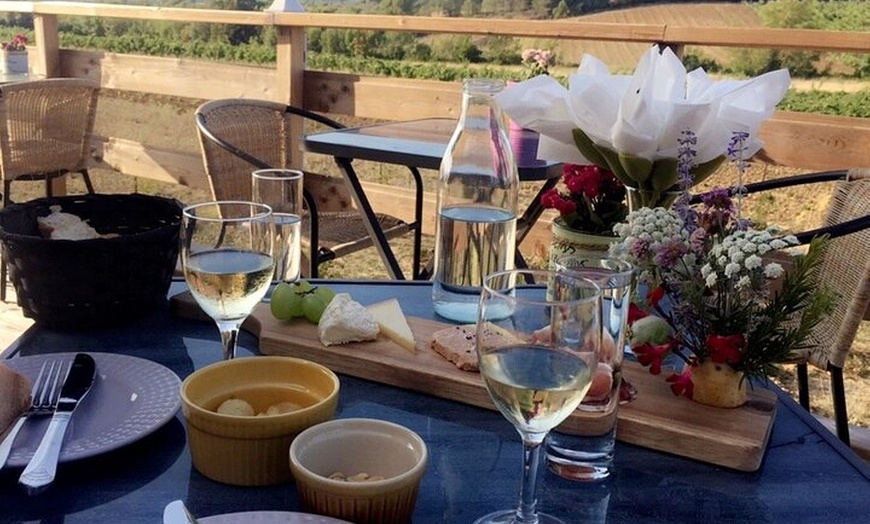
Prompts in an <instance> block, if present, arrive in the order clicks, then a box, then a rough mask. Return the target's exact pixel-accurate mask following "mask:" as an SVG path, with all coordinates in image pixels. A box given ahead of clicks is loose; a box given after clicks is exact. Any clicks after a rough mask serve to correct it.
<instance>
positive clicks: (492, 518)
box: [474, 509, 566, 524]
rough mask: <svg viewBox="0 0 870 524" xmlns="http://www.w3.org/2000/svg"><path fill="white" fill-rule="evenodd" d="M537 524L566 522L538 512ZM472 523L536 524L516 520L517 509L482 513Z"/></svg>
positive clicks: (561, 523)
mask: <svg viewBox="0 0 870 524" xmlns="http://www.w3.org/2000/svg"><path fill="white" fill-rule="evenodd" d="M536 522H537V524H566V523H565V521H563V520H561V519H557V518H556V517H554V516H552V515H547V514H546V513H538V520H537V521H536ZM474 524H536V523H535V522H520V521H519V520H517V510H515V509H505V510H502V511H496V512H495V513H490V514H489V515H484V516H482V517H480V518H479V519H477V520H475V521H474Z"/></svg>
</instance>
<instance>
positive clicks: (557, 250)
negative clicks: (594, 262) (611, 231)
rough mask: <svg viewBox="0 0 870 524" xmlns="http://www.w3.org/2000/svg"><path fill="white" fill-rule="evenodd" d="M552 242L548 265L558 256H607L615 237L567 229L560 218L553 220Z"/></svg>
mask: <svg viewBox="0 0 870 524" xmlns="http://www.w3.org/2000/svg"><path fill="white" fill-rule="evenodd" d="M552 232H553V241H552V242H551V244H550V265H551V266H552V263H553V261H554V260H555V259H556V258H557V257H558V256H560V255H575V254H595V255H602V254H607V251H608V249H609V248H610V243H611V242H614V241H616V237H613V236H605V235H595V234H592V233H583V232H580V231H575V230H573V229H570V228H568V227H567V226H566V225H565V224H564V222H562V219H561V218H557V219H556V220H553V227H552Z"/></svg>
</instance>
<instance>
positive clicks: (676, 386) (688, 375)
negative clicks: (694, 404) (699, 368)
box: [665, 366, 695, 398]
mask: <svg viewBox="0 0 870 524" xmlns="http://www.w3.org/2000/svg"><path fill="white" fill-rule="evenodd" d="M694 369H695V368H694V367H692V366H686V370H685V371H683V372H682V373H681V374H679V375H678V374H676V373H671V376H669V377H668V378H666V379H665V380H666V381H668V382H670V383H671V391H673V392H674V395H676V396H678V397H679V396H680V395H685V396H686V397H688V398H692V395H693V394H694V392H695V383H694V382H692V370H694Z"/></svg>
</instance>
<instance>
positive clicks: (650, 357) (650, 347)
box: [631, 340, 674, 375]
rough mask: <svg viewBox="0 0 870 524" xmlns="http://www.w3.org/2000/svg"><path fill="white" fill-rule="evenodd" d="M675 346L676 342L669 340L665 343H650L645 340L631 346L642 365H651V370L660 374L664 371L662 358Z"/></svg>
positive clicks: (655, 373) (652, 372) (654, 373)
mask: <svg viewBox="0 0 870 524" xmlns="http://www.w3.org/2000/svg"><path fill="white" fill-rule="evenodd" d="M673 347H674V342H673V341H672V340H669V341H667V342H665V343H664V344H650V343H649V342H645V343H643V344H641V345H639V346H635V347H633V348H631V350H632V351H633V352H634V354H635V355H637V361H638V362H639V363H640V365H641V366H649V372H650V373H651V374H653V375H658V374H660V373H661V372H662V359H663V358H664V357H665V355H667V354H668V352H670V351H671V349H673Z"/></svg>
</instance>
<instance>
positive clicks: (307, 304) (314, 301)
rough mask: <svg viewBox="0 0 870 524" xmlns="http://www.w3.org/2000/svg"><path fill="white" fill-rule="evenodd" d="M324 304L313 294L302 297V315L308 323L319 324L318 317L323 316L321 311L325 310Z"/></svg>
mask: <svg viewBox="0 0 870 524" xmlns="http://www.w3.org/2000/svg"><path fill="white" fill-rule="evenodd" d="M326 304H327V303H326V302H324V301H323V299H322V298H320V297H319V296H317V294H316V293H315V292H313V291H312V292H309V293H306V294H305V296H303V297H302V313H303V314H304V315H305V318H307V319H308V321H309V322H312V323H314V324H317V323H318V322H320V317H321V316H323V310H324V309H326Z"/></svg>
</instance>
